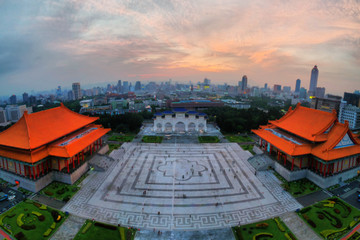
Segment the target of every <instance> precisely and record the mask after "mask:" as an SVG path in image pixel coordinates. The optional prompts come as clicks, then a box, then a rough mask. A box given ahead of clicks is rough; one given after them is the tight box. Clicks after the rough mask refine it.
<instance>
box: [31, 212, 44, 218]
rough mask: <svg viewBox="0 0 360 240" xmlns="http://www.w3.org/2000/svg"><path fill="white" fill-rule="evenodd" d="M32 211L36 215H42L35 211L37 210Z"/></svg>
mask: <svg viewBox="0 0 360 240" xmlns="http://www.w3.org/2000/svg"><path fill="white" fill-rule="evenodd" d="M31 213H32V214H34V215H36V216H38V217H39V216H41V215H42V214H41V213H39V212H35V211H32V212H31Z"/></svg>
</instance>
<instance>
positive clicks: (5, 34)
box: [0, 0, 360, 95]
mask: <svg viewBox="0 0 360 240" xmlns="http://www.w3.org/2000/svg"><path fill="white" fill-rule="evenodd" d="M315 64H317V65H318V66H319V69H320V75H319V81H318V85H319V86H325V87H326V88H327V91H328V92H334V93H337V94H340V95H342V92H344V91H352V90H353V89H359V88H360V84H359V83H360V77H359V76H360V3H359V2H358V1H356V0H343V1H341V0H339V1H337V0H313V1H310V0H309V1H307V0H306V1H295V0H290V1H288V0H274V1H260V0H254V1H238V0H226V1H215V0H214V1H211V0H210V1H209V0H207V1H205V0H198V1H183V0H172V1H168V0H144V1H135V0H122V1H120V0H119V1H116V0H106V1H99V0H87V1H83V0H63V1H51V0H47V1H41V2H40V1H25V0H23V1H11V0H5V1H0V85H3V86H6V87H2V88H0V95H4V94H7V95H9V94H11V93H18V92H22V91H29V90H31V89H35V90H36V89H49V88H55V87H56V86H57V85H62V86H70V84H71V83H72V82H75V81H80V82H81V83H82V84H88V83H95V82H102V81H103V82H109V81H116V80H117V79H123V80H130V81H132V80H153V81H154V80H155V81H156V80H166V79H169V78H172V79H173V80H175V81H179V82H188V81H192V82H197V81H201V80H202V78H203V77H205V76H206V77H209V78H211V79H212V80H213V82H227V83H228V84H236V82H237V81H239V80H241V76H242V75H244V74H246V75H247V76H248V77H249V84H251V85H257V84H261V85H262V84H263V83H265V82H267V83H268V84H269V85H270V86H271V85H272V84H274V83H279V84H282V85H289V86H292V87H293V86H294V85H295V80H296V79H297V78H300V79H302V85H303V86H304V87H306V88H308V85H309V78H310V70H311V68H312V67H313V65H315ZM340 82H341V83H340Z"/></svg>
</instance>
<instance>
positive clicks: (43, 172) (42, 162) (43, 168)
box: [41, 162, 45, 175]
mask: <svg viewBox="0 0 360 240" xmlns="http://www.w3.org/2000/svg"><path fill="white" fill-rule="evenodd" d="M41 165H42V174H43V175H44V170H45V168H44V162H42V163H41Z"/></svg>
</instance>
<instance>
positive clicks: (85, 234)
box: [74, 220, 136, 240]
mask: <svg viewBox="0 0 360 240" xmlns="http://www.w3.org/2000/svg"><path fill="white" fill-rule="evenodd" d="M135 233H136V230H135V229H131V228H130V229H129V228H125V227H117V226H113V225H108V224H104V223H100V222H93V221H90V220H86V221H85V224H84V225H83V226H82V227H81V228H80V230H79V232H78V233H77V235H76V236H75V238H74V240H98V239H102V240H133V239H134V237H135Z"/></svg>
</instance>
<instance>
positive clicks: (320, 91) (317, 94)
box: [315, 87, 325, 98]
mask: <svg viewBox="0 0 360 240" xmlns="http://www.w3.org/2000/svg"><path fill="white" fill-rule="evenodd" d="M315 97H317V98H324V97H325V88H324V87H317V88H316V89H315Z"/></svg>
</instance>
